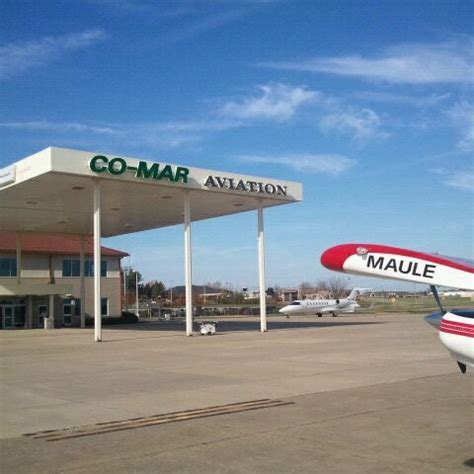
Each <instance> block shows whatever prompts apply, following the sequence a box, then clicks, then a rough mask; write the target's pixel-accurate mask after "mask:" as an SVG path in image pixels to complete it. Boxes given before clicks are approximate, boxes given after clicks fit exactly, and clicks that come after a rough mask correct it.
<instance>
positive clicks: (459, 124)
mask: <svg viewBox="0 0 474 474" xmlns="http://www.w3.org/2000/svg"><path fill="white" fill-rule="evenodd" d="M447 113H448V117H449V119H450V120H451V123H452V125H453V126H454V127H455V128H456V129H457V130H458V132H459V134H460V135H461V139H460V140H459V141H458V143H457V146H458V148H459V149H461V150H463V151H468V152H470V151H474V104H471V103H469V102H466V101H462V102H457V103H456V104H454V106H453V107H452V108H451V109H450V110H448V112H447Z"/></svg>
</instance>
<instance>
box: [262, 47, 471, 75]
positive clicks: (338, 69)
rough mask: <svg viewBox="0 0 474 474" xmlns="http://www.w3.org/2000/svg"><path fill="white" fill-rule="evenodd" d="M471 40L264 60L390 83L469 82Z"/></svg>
mask: <svg viewBox="0 0 474 474" xmlns="http://www.w3.org/2000/svg"><path fill="white" fill-rule="evenodd" d="M472 42H473V41H472V39H471V38H468V39H464V41H462V42H461V41H458V42H446V43H437V44H436V43H425V44H416V43H415V44H401V45H397V46H393V47H391V48H386V49H385V50H383V51H382V52H381V53H380V54H378V55H376V56H372V57H363V56H360V55H352V56H335V57H317V58H313V59H307V60H303V61H287V62H272V63H263V64H262V65H263V66H267V67H272V68H277V69H288V70H295V71H308V72H322V73H328V74H335V75H339V76H350V77H359V78H362V79H370V80H377V81H384V82H390V83H406V84H430V83H467V82H472V71H473V67H474V53H473V47H472Z"/></svg>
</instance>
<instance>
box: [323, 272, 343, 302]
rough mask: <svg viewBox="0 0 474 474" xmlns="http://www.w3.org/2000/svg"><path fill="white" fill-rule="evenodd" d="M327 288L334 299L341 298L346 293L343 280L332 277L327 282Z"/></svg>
mask: <svg viewBox="0 0 474 474" xmlns="http://www.w3.org/2000/svg"><path fill="white" fill-rule="evenodd" d="M327 286H328V288H329V290H330V291H331V293H332V296H333V297H334V298H341V297H342V296H344V295H345V293H346V282H345V280H344V278H341V277H332V278H329V280H328V281H327Z"/></svg>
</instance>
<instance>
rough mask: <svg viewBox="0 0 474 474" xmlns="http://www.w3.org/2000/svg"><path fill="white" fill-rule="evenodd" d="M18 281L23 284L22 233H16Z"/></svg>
mask: <svg viewBox="0 0 474 474" xmlns="http://www.w3.org/2000/svg"><path fill="white" fill-rule="evenodd" d="M16 282H17V283H18V284H19V285H20V284H21V235H20V233H19V232H17V233H16Z"/></svg>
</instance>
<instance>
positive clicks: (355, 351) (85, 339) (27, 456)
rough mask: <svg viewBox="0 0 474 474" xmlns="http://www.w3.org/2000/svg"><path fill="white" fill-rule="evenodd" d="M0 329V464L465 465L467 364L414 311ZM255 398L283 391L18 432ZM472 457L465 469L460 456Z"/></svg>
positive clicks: (343, 468) (170, 468)
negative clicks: (165, 418) (256, 404)
mask: <svg viewBox="0 0 474 474" xmlns="http://www.w3.org/2000/svg"><path fill="white" fill-rule="evenodd" d="M217 329H218V334H217V335H216V336H196V337H192V338H186V337H185V336H184V335H183V332H182V328H181V325H180V324H178V323H175V322H168V323H154V324H147V323H142V324H139V325H136V326H133V327H131V326H129V327H127V328H112V327H110V328H108V327H105V328H104V342H102V343H93V342H92V341H93V332H92V330H90V329H85V330H80V329H60V330H54V331H42V330H24V331H21V330H19V331H2V332H1V334H0V341H1V364H2V365H1V369H0V375H1V428H0V430H1V431H0V438H1V439H0V448H1V453H0V456H1V457H0V459H1V461H0V466H1V468H2V472H25V473H26V472H35V473H36V472H38V473H39V472H48V473H51V472H84V473H85V472H87V473H91V472H116V473H117V472H120V473H121V472H124V473H125V472H144V473H145V472H226V473H227V472H228V473H241V472H242V473H243V472H245V473H248V472H285V473H288V472H308V473H309V472H312V473H314V472H321V473H326V472H329V473H331V472H334V473H336V472H337V473H341V472H342V473H344V472H351V473H358V472H360V473H366V472H374V473H375V472H377V473H380V472H388V473H392V472H400V473H401V472H403V473H406V472H427V473H431V472H433V473H435V472H436V473H440V472H446V473H448V472H449V473H451V472H468V471H469V470H471V467H472V466H474V460H473V458H474V449H473V447H474V444H473V433H474V432H473V428H474V423H473V421H474V420H473V413H472V395H473V384H472V381H473V379H472V373H471V374H469V373H468V374H466V375H464V376H463V375H461V374H460V373H459V372H458V369H457V366H456V364H455V362H454V361H453V360H452V359H451V358H450V357H449V355H448V354H447V352H446V351H445V349H444V348H443V347H442V346H441V344H440V343H439V341H438V336H437V332H436V331H435V330H434V329H433V328H431V327H430V326H428V325H427V324H426V323H425V322H424V321H423V319H422V317H421V316H417V315H398V314H391V315H357V314H354V315H347V316H344V317H338V318H331V317H325V318H312V317H300V318H292V319H290V320H286V319H284V318H281V317H273V318H269V329H270V330H269V332H268V333H265V334H261V333H259V332H258V319H257V318H249V317H245V318H228V319H226V320H225V321H222V322H220V323H219V324H218V326H217ZM261 398H270V399H278V400H282V401H285V402H291V404H288V405H285V406H279V407H273V408H262V409H259V410H254V411H245V412H239V413H233V414H227V415H220V416H214V417H205V418H200V419H194V420H188V421H181V422H174V423H168V424H163V425H158V426H148V427H145V428H137V429H132V430H128V431H118V432H113V433H107V434H98V435H93V436H85V437H81V438H74V439H66V440H61V441H55V442H48V441H45V440H42V439H31V438H29V437H25V436H22V435H24V434H25V433H31V432H36V431H40V430H49V429H64V428H71V427H74V426H81V425H88V424H94V423H100V422H106V421H118V420H125V419H129V418H133V417H141V416H150V415H155V414H162V413H169V412H175V411H181V410H189V409H196V408H205V407H210V406H215V405H224V404H228V403H237V402H243V401H248V400H255V399H261ZM470 466H471V467H470Z"/></svg>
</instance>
